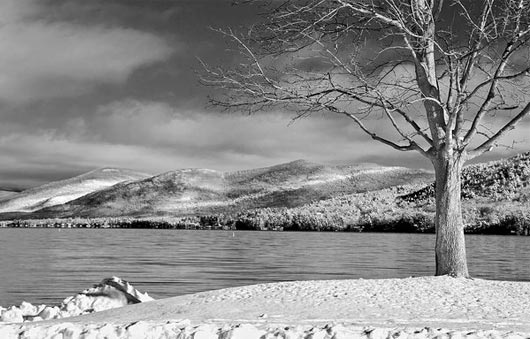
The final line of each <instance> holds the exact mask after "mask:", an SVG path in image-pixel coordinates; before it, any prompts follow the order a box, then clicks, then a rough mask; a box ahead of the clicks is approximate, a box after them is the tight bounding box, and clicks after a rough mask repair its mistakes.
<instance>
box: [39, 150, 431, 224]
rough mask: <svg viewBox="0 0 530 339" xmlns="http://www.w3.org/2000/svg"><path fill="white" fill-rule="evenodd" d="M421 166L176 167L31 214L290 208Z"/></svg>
mask: <svg viewBox="0 0 530 339" xmlns="http://www.w3.org/2000/svg"><path fill="white" fill-rule="evenodd" d="M430 180H432V174H430V173H428V172H426V171H422V170H412V169H407V168H401V167H381V166H377V165H360V166H359V165H357V166H326V165H321V164H315V163H311V162H308V161H304V160H298V161H294V162H290V163H287V164H281V165H277V166H272V167H267V168H260V169H254V170H246V171H238V172H228V173H223V172H219V171H214V170H208V169H182V170H176V171H171V172H167V173H164V174H160V175H157V176H154V177H151V178H146V179H143V180H138V181H134V182H126V183H120V184H117V185H115V186H112V187H108V188H106V189H102V190H99V191H95V192H93V193H91V194H88V195H85V196H83V197H81V198H79V199H76V200H72V201H70V202H68V203H66V204H63V205H59V206H54V207H50V208H43V209H42V210H39V211H37V212H36V213H35V215H34V216H35V217H36V218H47V217H76V216H81V217H106V216H153V215H164V214H173V215H183V214H212V213H224V212H234V211H236V212H237V211H243V210H248V209H253V208H267V207H294V206H301V205H304V204H307V203H310V202H312V201H315V200H320V199H326V198H330V197H333V196H336V195H339V194H348V193H358V192H365V191H372V190H378V189H383V188H388V187H393V186H396V185H403V184H410V183H411V182H414V181H422V182H428V181H430Z"/></svg>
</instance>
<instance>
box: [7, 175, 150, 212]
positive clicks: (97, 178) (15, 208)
mask: <svg viewBox="0 0 530 339" xmlns="http://www.w3.org/2000/svg"><path fill="white" fill-rule="evenodd" d="M148 176H149V175H148V174H145V173H139V172H134V171H131V170H126V169H118V168H102V169H97V170H94V171H90V172H88V173H85V174H82V175H79V176H76V177H73V178H70V179H66V180H61V181H55V182H51V183H48V184H45V185H42V186H39V187H35V188H31V189H28V190H25V191H22V192H20V193H18V194H15V195H14V196H13V195H11V196H7V197H6V198H5V199H3V200H0V213H13V212H25V213H28V212H33V211H36V210H39V209H42V208H46V207H50V206H55V205H60V204H64V203H66V202H69V201H71V200H74V199H77V198H79V197H81V196H83V195H86V194H88V193H91V192H94V191H99V190H101V189H104V188H107V187H109V186H112V185H115V184H117V183H120V182H124V181H134V180H138V179H143V178H146V177H148Z"/></svg>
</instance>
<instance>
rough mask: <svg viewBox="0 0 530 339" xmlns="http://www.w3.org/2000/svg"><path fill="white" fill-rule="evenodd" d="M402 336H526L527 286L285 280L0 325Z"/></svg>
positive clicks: (242, 337) (23, 331) (39, 334)
mask: <svg viewBox="0 0 530 339" xmlns="http://www.w3.org/2000/svg"><path fill="white" fill-rule="evenodd" d="M407 337H411V338H434V337H439V338H453V337H483V338H494V337H495V338H522V337H530V283H526V282H506V281H487V280H478V279H477V280H467V279H454V278H449V277H423V278H409V279H388V280H362V279H361V280H332V281H303V282H284V283H275V284H261V285H253V286H243V287H238V288H230V289H223V290H218V291H209V292H203V293H197V294H192V295H185V296H179V297H174V298H168V299H163V300H156V301H149V302H145V303H140V304H135V305H129V306H126V307H123V308H117V309H112V310H107V311H102V312H97V313H92V314H88V315H83V316H79V317H73V318H67V319H59V320H52V321H42V322H31V323H18V324H0V338H182V339H183V338H194V339H198V338H224V339H229V338H232V339H253V338H265V339H266V338H284V339H287V338H313V339H316V338H322V339H324V338H329V339H332V338H334V339H340V338H407Z"/></svg>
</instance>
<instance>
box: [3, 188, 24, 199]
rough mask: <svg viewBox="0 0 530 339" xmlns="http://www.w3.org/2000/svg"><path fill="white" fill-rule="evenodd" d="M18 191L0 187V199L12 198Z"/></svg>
mask: <svg viewBox="0 0 530 339" xmlns="http://www.w3.org/2000/svg"><path fill="white" fill-rule="evenodd" d="M18 193H19V192H16V191H11V190H7V189H0V201H3V200H6V199H8V198H12V197H13V196H15V195H17V194H18Z"/></svg>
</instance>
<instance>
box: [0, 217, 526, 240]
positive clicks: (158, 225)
mask: <svg viewBox="0 0 530 339" xmlns="http://www.w3.org/2000/svg"><path fill="white" fill-rule="evenodd" d="M160 219H164V218H162V217H161V218H159V219H156V218H153V219H150V218H146V219H134V218H87V219H83V218H74V219H72V218H69V219H43V220H40V219H39V220H12V221H0V228H24V229H34V228H47V229H153V230H155V229H157V230H161V229H163V230H168V229H171V230H202V231H261V232H263V231H269V232H271V231H272V232H283V231H285V232H348V233H411V234H418V233H423V234H434V233H435V232H434V228H432V227H431V228H425V227H417V229H414V227H411V225H406V224H404V223H403V222H397V223H393V224H392V223H390V224H389V225H388V226H385V225H377V226H376V227H372V228H370V227H366V226H361V225H355V226H352V227H349V228H345V229H344V228H343V229H329V228H326V229H305V230H300V229H292V228H289V227H283V226H275V227H262V228H255V229H253V228H248V227H245V228H238V227H237V226H236V225H235V224H231V225H221V224H215V225H208V224H202V223H199V222H189V220H191V219H196V220H197V221H200V217H196V218H190V217H186V218H176V219H175V218H174V219H175V220H173V221H171V220H160ZM183 219H186V220H187V221H188V222H183V221H182V220H183ZM415 226H417V225H415ZM494 231H496V232H492V231H491V230H484V229H481V228H473V229H470V228H466V229H464V232H465V233H466V234H474V235H522V236H528V235H530V234H529V233H528V232H526V233H524V232H523V233H517V232H516V231H514V230H510V229H506V228H499V227H496V228H494Z"/></svg>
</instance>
